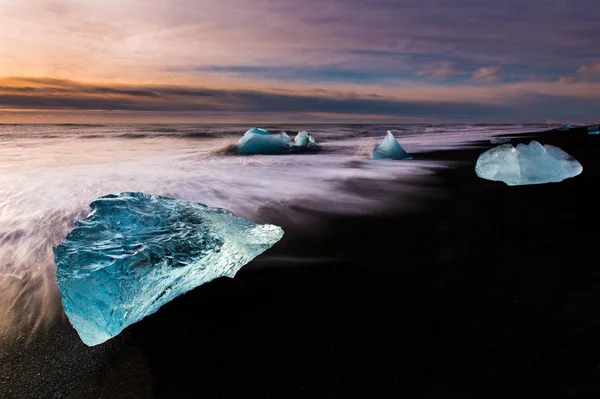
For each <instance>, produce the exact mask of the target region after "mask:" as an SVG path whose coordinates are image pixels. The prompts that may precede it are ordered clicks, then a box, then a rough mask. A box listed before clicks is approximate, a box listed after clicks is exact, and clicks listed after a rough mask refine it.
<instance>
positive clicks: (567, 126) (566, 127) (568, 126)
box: [558, 123, 571, 132]
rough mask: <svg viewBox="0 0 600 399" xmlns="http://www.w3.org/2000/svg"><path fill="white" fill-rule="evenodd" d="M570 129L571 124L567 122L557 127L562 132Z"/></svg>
mask: <svg viewBox="0 0 600 399" xmlns="http://www.w3.org/2000/svg"><path fill="white" fill-rule="evenodd" d="M569 129H571V125H570V124H569V123H567V124H566V125H562V126H561V127H559V128H558V130H560V131H562V132H564V131H565V130H569Z"/></svg>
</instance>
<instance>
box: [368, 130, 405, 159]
mask: <svg viewBox="0 0 600 399" xmlns="http://www.w3.org/2000/svg"><path fill="white" fill-rule="evenodd" d="M371 159H376V160H396V159H412V157H411V156H410V155H408V153H407V152H406V151H404V148H402V146H401V145H400V143H398V140H396V139H395V138H394V135H393V134H392V132H390V131H389V130H388V132H387V135H386V136H385V138H384V139H383V141H382V142H381V144H379V146H378V147H377V148H376V149H375V150H374V151H373V153H372V154H371Z"/></svg>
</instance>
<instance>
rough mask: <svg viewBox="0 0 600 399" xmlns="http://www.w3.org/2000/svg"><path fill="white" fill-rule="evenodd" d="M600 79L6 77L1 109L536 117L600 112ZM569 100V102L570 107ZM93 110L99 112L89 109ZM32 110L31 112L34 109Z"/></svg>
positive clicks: (209, 115)
mask: <svg viewBox="0 0 600 399" xmlns="http://www.w3.org/2000/svg"><path fill="white" fill-rule="evenodd" d="M598 101H600V82H596V83H591V82H567V81H555V82H537V83H518V84H500V85H498V84H496V86H495V88H494V90H493V91H490V90H488V87H487V86H483V85H479V84H477V83H474V84H473V85H472V86H462V87H447V86H437V85H421V86H415V85H413V86H410V87H406V88H404V89H402V90H398V89H396V90H390V91H389V92H388V93H387V94H384V95H382V94H380V93H368V92H362V93H358V92H353V91H344V90H335V91H334V90H323V89H307V90H303V91H302V90H281V89H278V88H271V89H269V88H267V87H265V88H264V89H262V90H250V89H222V88H211V87H200V86H194V87H191V86H177V85H122V84H119V85H107V84H88V83H81V82H76V81H69V80H57V79H40V78H33V79H31V78H28V79H23V78H12V79H0V110H3V109H4V110H5V112H8V111H7V110H10V112H11V113H15V112H25V113H27V112H34V111H35V112H45V113H46V114H49V113H53V112H62V113H63V114H64V113H65V112H83V113H87V115H88V116H90V115H92V116H94V117H95V118H96V119H95V121H101V119H110V118H111V117H110V115H111V114H112V115H113V116H114V115H124V114H127V115H128V117H129V118H130V119H136V118H137V119H138V120H143V119H144V118H148V116H149V115H154V117H156V116H157V115H163V116H164V115H165V114H166V113H171V114H172V118H170V119H177V118H178V117H179V118H180V119H182V120H183V119H184V120H190V118H191V119H194V118H196V119H202V120H203V121H208V120H220V121H223V120H224V119H227V118H232V119H233V120H231V121H240V120H242V119H244V120H246V119H248V120H253V119H256V117H249V116H250V115H259V116H260V115H262V116H263V120H267V119H269V120H275V121H289V120H302V119H303V118H305V119H306V118H310V120H315V118H317V117H318V116H319V115H321V116H322V117H323V118H324V119H327V117H326V116H327V115H335V116H336V118H338V119H339V118H340V116H341V115H345V117H346V118H356V117H360V116H361V115H362V116H363V117H364V119H375V118H378V119H397V120H414V119H421V120H432V121H442V122H447V121H464V120H465V115H468V116H469V118H470V120H485V121H489V120H490V119H491V120H497V121H534V120H545V119H550V118H569V117H571V118H583V117H585V115H594V112H596V111H597V106H596V104H597V103H598ZM565 104H568V106H566V105H565ZM90 112H93V113H94V114H89V113H90ZM29 115H31V113H30V114H29Z"/></svg>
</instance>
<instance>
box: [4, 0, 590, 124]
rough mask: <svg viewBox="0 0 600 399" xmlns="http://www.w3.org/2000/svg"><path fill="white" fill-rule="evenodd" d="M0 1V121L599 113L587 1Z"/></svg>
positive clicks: (438, 118)
mask: <svg viewBox="0 0 600 399" xmlns="http://www.w3.org/2000/svg"><path fill="white" fill-rule="evenodd" d="M0 10H1V11H0V123H20V122H25V123H52V122H56V123H92V122H93V123H95V122H153V123H154V122H207V123H214V122H232V123H240V122H244V121H248V122H260V121H264V122H294V123H303V122H311V123H312V122H336V123H337V122H369V123H375V122H386V123H387V122H406V123H422V122H431V123H436V122H439V123H445V122H452V123H507V122H520V123H523V122H549V123H567V122H570V123H594V122H599V121H600V4H598V0H501V1H500V0H302V1H299V0H103V1H97V0H95V1H92V0H55V1H42V0H0Z"/></svg>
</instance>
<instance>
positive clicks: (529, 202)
mask: <svg viewBox="0 0 600 399" xmlns="http://www.w3.org/2000/svg"><path fill="white" fill-rule="evenodd" d="M533 137H535V138H536V139H538V140H539V141H540V142H541V143H542V144H554V145H557V146H559V147H560V148H562V149H564V150H565V151H567V152H568V153H570V154H571V155H573V156H574V157H575V158H576V159H578V160H579V161H580V162H581V164H582V165H583V167H584V170H583V173H582V174H581V175H580V176H577V177H575V178H573V179H568V180H565V181H563V182H561V183H556V184H546V185H538V186H520V187H508V186H506V185H504V184H503V183H498V182H489V181H486V180H482V179H479V178H477V177H476V175H475V173H474V165H475V161H476V159H477V156H478V155H479V154H480V153H481V152H482V151H483V150H484V149H485V148H490V147H492V146H493V145H491V144H489V143H487V142H486V143H479V144H480V147H473V148H471V149H463V150H451V151H441V152H435V153H428V154H422V155H421V156H420V157H419V158H420V159H430V160H453V161H456V167H455V168H451V169H447V170H443V171H441V172H439V185H440V187H438V188H439V190H440V191H439V192H440V195H439V197H437V198H431V199H430V200H429V201H428V202H427V203H425V204H423V207H422V210H420V211H418V212H413V213H410V214H405V213H397V214H395V213H391V214H388V215H385V216H379V217H374V216H370V215H363V216H357V217H336V216H332V215H325V214H320V215H315V216H316V217H318V218H319V219H321V220H323V221H324V222H323V226H326V227H324V228H323V229H322V230H321V231H319V232H317V233H315V232H314V231H313V232H311V233H310V234H305V233H302V232H301V231H298V232H296V231H294V227H293V226H292V225H286V223H288V222H286V220H284V219H281V220H279V222H280V224H281V225H282V226H283V227H284V229H285V230H286V237H285V239H284V240H282V241H281V242H280V243H278V244H277V245H276V246H274V247H273V248H272V249H271V250H270V251H269V252H268V255H269V258H267V257H266V256H265V257H261V258H258V259H257V260H255V261H254V262H252V263H251V264H249V265H248V266H246V267H244V268H243V269H242V270H241V271H240V272H239V274H238V275H237V277H236V278H235V279H218V280H216V281H213V282H211V283H209V284H207V285H205V286H203V287H201V288H200V289H196V290H194V291H192V292H190V293H188V294H186V295H183V296H181V297H179V298H177V299H176V300H174V301H172V302H171V303H169V304H167V305H165V306H164V307H163V308H161V309H160V311H159V312H157V313H156V314H154V315H152V316H151V317H148V318H146V319H144V320H143V321H141V322H139V323H137V324H135V325H133V326H131V327H130V328H128V329H127V331H126V333H124V334H122V335H121V336H119V337H117V338H116V339H115V340H113V341H114V342H112V343H110V347H107V349H100V348H101V347H97V348H94V350H95V351H97V352H98V353H100V351H103V352H102V353H101V354H100V355H98V356H101V357H102V359H103V360H102V362H100V364H99V365H98V366H97V367H96V368H95V369H94V370H95V371H94V372H93V373H89V372H85V373H83V375H84V376H83V377H81V378H78V379H77V381H70V382H69V383H68V384H67V383H65V385H64V386H61V383H60V382H59V383H56V384H52V383H51V380H49V381H46V382H45V383H44V384H46V385H40V388H39V389H38V390H37V392H38V393H40V392H42V390H43V391H44V393H45V396H44V397H73V398H74V397H90V398H91V397H94V398H95V397H103V398H127V397H158V398H188V397H198V398H355V397H356V398H401V397H406V398H462V399H465V398H514V397H543V398H565V397H575V398H592V397H598V396H600V269H599V265H598V262H597V261H596V251H597V248H599V247H600V246H599V245H598V244H597V238H596V236H597V233H596V232H597V229H598V225H599V223H598V222H599V221H600V215H599V213H598V211H597V209H596V207H597V203H598V200H597V198H596V197H595V191H596V190H595V188H596V186H597V184H598V183H597V182H598V181H599V180H598V178H599V177H600V158H599V155H600V137H596V136H588V135H587V133H586V132H585V130H583V129H582V130H577V129H573V130H571V131H568V132H556V131H552V132H546V133H542V134H538V135H536V136H529V137H528V136H521V138H520V139H518V140H513V141H512V142H513V143H516V142H522V141H524V142H528V141H529V140H530V139H531V138H533ZM415 158H416V157H415ZM356 189H360V185H357V188H356ZM270 218H271V219H272V220H269V221H271V222H277V218H278V215H277V214H273V215H271V216H270ZM278 256H281V257H284V256H285V257H287V256H298V257H303V258H312V259H315V258H316V259H317V260H316V261H311V262H308V261H307V262H302V261H297V260H296V261H291V260H285V259H279V260H277V259H276V258H277V257H278ZM274 258H275V259H274ZM325 258H336V260H335V261H327V260H321V261H319V260H318V259H325ZM63 327H64V326H63ZM63 330H64V328H63ZM62 334H63V335H64V334H66V335H68V336H70V337H71V338H69V339H67V340H66V341H65V342H75V341H73V339H72V335H69V334H72V332H66V333H62ZM50 335H51V334H50ZM49 342H50V343H47V344H46V346H48V345H50V346H52V345H54V347H52V348H46V347H45V349H43V350H44V351H46V352H47V353H48V354H50V356H51V355H52V353H53V352H54V353H60V352H61V351H64V349H65V348H64V347H65V346H66V345H71V348H72V345H75V346H77V345H78V344H72V343H69V344H67V343H60V342H59V340H56V339H50V341H49ZM38 345H42V344H38ZM79 345H81V347H80V348H79V349H78V350H77V351H80V352H82V353H83V352H85V350H86V349H87V348H84V347H83V344H79ZM34 349H35V348H34ZM34 349H32V348H31V347H30V348H29V349H28V350H27V351H25V352H24V355H25V356H27V355H29V356H39V355H36V354H33V353H34V352H35V350H34ZM39 350H42V349H40V348H38V351H37V352H35V353H39ZM72 350H74V349H72ZM78 358H80V361H86V362H89V360H86V359H85V358H84V357H78V356H77V355H76V354H74V355H73V356H72V359H71V360H69V359H67V360H65V362H67V363H69V364H70V366H69V367H70V368H71V369H73V370H77V367H76V366H74V365H73V364H72V363H73V362H75V364H76V362H77V361H78V360H77V359H78ZM23 367H25V366H23ZM63 372H64V371H63ZM17 378H18V377H17ZM7 386H8V385H7ZM14 389H15V390H13V391H11V392H20V393H21V394H22V396H23V397H29V396H27V395H28V394H29V391H27V392H26V390H23V389H21V390H18V389H17V388H14ZM0 392H2V391H0ZM5 392H8V391H5ZM0 396H1V395H0ZM17 397H18V396H17ZM31 397H34V396H33V395H32V396H31ZM40 397H41V396H40Z"/></svg>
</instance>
